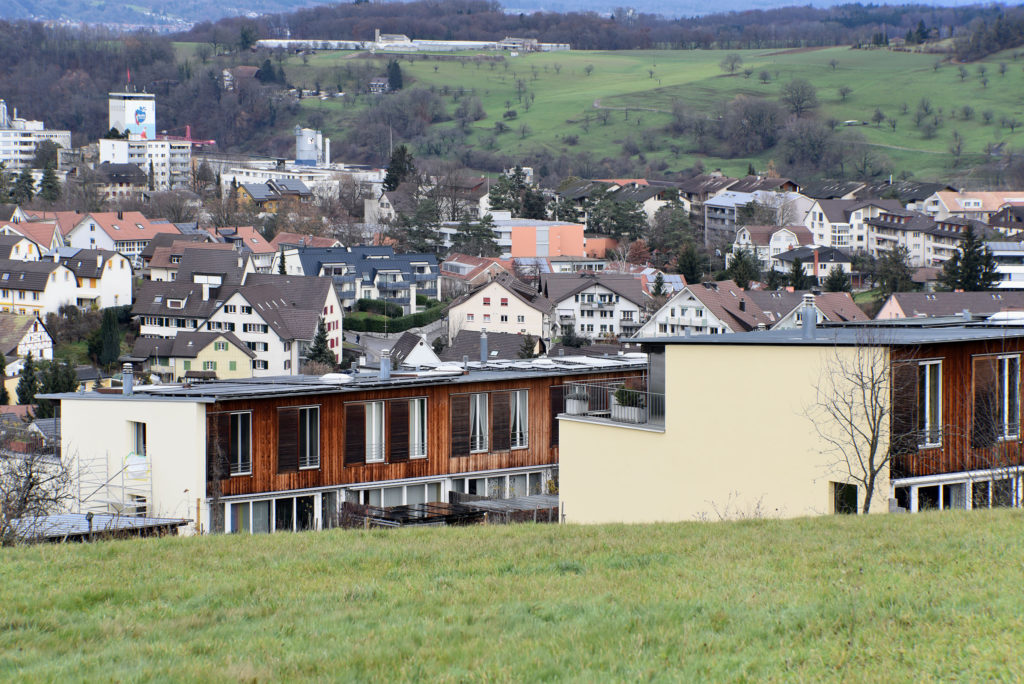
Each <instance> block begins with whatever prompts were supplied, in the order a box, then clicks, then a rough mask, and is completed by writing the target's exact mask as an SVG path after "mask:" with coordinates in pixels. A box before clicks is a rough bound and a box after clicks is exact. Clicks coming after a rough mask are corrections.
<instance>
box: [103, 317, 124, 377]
mask: <svg viewBox="0 0 1024 684" xmlns="http://www.w3.org/2000/svg"><path fill="white" fill-rule="evenodd" d="M99 343H100V345H99V359H98V360H99V362H100V365H101V366H103V367H104V368H110V366H111V365H112V364H113V363H114V362H115V361H117V357H118V356H120V355H121V332H120V331H119V330H118V328H117V312H115V311H114V309H113V308H106V309H104V310H103V322H102V323H101V324H100V336H99Z"/></svg>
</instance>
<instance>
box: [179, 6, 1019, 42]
mask: <svg viewBox="0 0 1024 684" xmlns="http://www.w3.org/2000/svg"><path fill="white" fill-rule="evenodd" d="M714 7H715V8H716V9H718V8H719V6H718V5H715V6H714ZM1021 13H1022V12H1021V10H1019V9H1008V8H1005V7H1002V6H999V5H984V6H982V5H974V6H970V7H937V6H929V5H861V4H847V5H840V6H836V7H831V8H827V9H815V8H813V7H806V6H804V7H792V6H790V7H785V8H779V9H757V10H747V11H743V12H727V13H719V14H711V15H706V16H701V17H691V18H687V19H669V18H665V17H663V16H658V15H654V14H644V13H637V12H635V11H633V10H624V9H622V8H621V7H620V8H619V9H616V10H615V11H614V12H613V13H611V14H610V15H598V14H596V13H593V12H581V13H568V14H561V13H557V12H551V11H545V12H534V13H531V14H511V13H509V12H508V11H506V10H505V9H503V8H502V6H501V5H500V4H499V3H498V2H495V1H493V0H491V1H489V0H447V1H446V2H441V3H438V2H433V1H428V0H417V1H414V2H406V3H401V4H399V3H370V2H363V1H361V2H357V3H346V4H337V5H323V6H317V7H310V8H306V9H301V10H297V11H295V12H292V13H290V14H279V15H268V16H264V17H259V18H257V19H254V20H253V19H245V18H239V17H235V18H230V19H223V20H221V21H219V22H217V23H215V24H211V23H209V22H204V23H201V24H198V25H196V26H195V27H193V28H192V30H191V31H189V32H188V33H186V34H184V35H183V36H182V39H183V40H191V41H197V42H215V41H216V40H218V35H217V34H220V36H221V41H222V40H223V37H225V36H231V35H235V36H237V35H239V33H240V31H241V28H242V27H244V26H249V27H251V28H252V29H253V30H254V31H255V33H256V34H257V36H258V37H261V38H280V37H285V36H288V37H291V38H314V39H318V38H352V39H355V40H372V39H373V32H374V30H375V29H380V30H381V31H382V32H384V33H402V34H406V35H408V36H410V37H413V38H421V39H439V40H451V39H460V40H500V39H501V38H504V37H505V36H509V35H513V36H521V37H526V38H537V39H539V40H541V41H542V42H550V43H569V44H571V45H572V47H573V48H574V49H579V50H631V49H649V48H663V49H707V48H724V49H739V48H769V47H784V48H785V47H815V46H831V45H851V44H858V43H859V44H869V43H872V42H878V41H879V39H880V38H885V37H903V36H904V35H906V34H907V33H908V32H909V31H912V30H916V29H917V28H918V27H919V26H920V25H922V24H923V25H924V26H926V27H928V36H927V37H928V38H929V39H945V38H950V37H952V36H954V35H955V36H957V37H958V38H959V37H960V36H962V35H963V34H965V33H968V32H970V31H972V30H974V29H976V28H977V27H979V26H995V25H996V24H998V23H999V21H1000V18H1001V17H1004V16H1005V17H1006V18H1008V19H1009V18H1011V17H1014V16H1020V15H1021ZM1004 33H1005V32H1004ZM1009 33H1015V32H1014V31H1011V32H1009ZM1001 47H1011V46H1010V45H1002V46H1001Z"/></svg>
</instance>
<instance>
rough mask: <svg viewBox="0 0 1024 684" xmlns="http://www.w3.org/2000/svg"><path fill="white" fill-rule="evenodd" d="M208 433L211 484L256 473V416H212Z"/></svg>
mask: <svg viewBox="0 0 1024 684" xmlns="http://www.w3.org/2000/svg"><path fill="white" fill-rule="evenodd" d="M206 429H207V435H206V441H207V463H208V464H209V467H210V473H209V476H210V477H209V479H210V480H215V479H220V478H223V477H227V476H228V475H230V476H235V475H249V474H251V473H252V412H250V411H238V412H233V413H214V414H211V415H210V416H209V418H208V419H207V428H206Z"/></svg>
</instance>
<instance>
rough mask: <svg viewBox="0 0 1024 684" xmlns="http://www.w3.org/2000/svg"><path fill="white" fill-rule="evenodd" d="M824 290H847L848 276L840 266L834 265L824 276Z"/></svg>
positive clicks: (848, 284) (848, 289)
mask: <svg viewBox="0 0 1024 684" xmlns="http://www.w3.org/2000/svg"><path fill="white" fill-rule="evenodd" d="M824 285H825V291H826V292H849V291H850V276H849V275H848V274H847V273H846V271H844V270H843V267H842V266H839V265H836V266H833V267H832V270H831V271H829V272H828V276H826V277H825V284H824Z"/></svg>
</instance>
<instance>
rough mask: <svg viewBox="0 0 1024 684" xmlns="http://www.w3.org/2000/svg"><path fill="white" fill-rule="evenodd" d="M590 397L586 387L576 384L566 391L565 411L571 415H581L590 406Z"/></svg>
mask: <svg viewBox="0 0 1024 684" xmlns="http://www.w3.org/2000/svg"><path fill="white" fill-rule="evenodd" d="M589 399H590V397H589V396H588V394H587V390H586V388H585V387H580V386H579V385H574V386H573V387H570V388H567V389H566V392H565V412H566V413H568V414H569V415H570V416H581V415H583V414H584V413H586V412H587V410H588V409H589V408H590V406H589V404H590V401H589Z"/></svg>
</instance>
